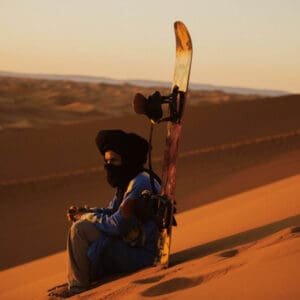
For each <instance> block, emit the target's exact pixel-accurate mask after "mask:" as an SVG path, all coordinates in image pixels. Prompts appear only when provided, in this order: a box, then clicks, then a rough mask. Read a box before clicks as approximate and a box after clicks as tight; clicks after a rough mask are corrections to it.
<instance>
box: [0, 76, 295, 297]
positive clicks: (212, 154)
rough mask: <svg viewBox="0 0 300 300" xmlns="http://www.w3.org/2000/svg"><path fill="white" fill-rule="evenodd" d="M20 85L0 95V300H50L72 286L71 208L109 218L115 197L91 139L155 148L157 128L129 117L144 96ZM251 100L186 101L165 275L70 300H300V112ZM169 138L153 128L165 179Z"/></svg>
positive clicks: (272, 101) (283, 103)
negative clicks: (117, 137) (147, 143)
mask: <svg viewBox="0 0 300 300" xmlns="http://www.w3.org/2000/svg"><path fill="white" fill-rule="evenodd" d="M16 82H17V81H16V80H13V79H7V78H6V79H5V78H4V79H3V78H2V79H1V83H2V84H1V85H0V94H1V95H0V113H1V116H0V126H2V127H0V156H1V161H0V198H1V199H0V220H1V230H0V255H1V257H0V268H1V273H0V287H1V289H0V298H1V299H44V298H45V291H46V289H47V288H49V287H51V286H53V285H55V284H59V283H62V282H64V280H65V252H64V251H65V243H66V241H65V239H66V234H67V230H68V226H69V224H68V223H67V221H66V219H65V210H66V208H67V207H69V206H70V205H72V204H79V205H81V204H89V205H91V206H105V205H107V203H108V201H109V200H110V199H111V197H112V194H113V190H112V189H110V188H109V186H108V185H107V183H106V182H105V178H104V173H103V172H102V160H101V157H99V154H98V152H97V149H96V147H95V144H94V138H95V135H96V133H97V131H98V130H99V129H104V128H123V129H124V130H128V131H135V132H137V133H139V134H141V135H143V136H145V137H147V134H148V130H149V128H148V123H147V121H146V119H145V118H144V117H142V116H133V115H130V112H129V110H131V107H130V101H131V99H132V95H133V94H134V92H135V91H136V89H137V88H136V87H133V86H130V85H124V86H121V87H115V86H112V85H105V84H101V85H98V84H89V83H71V82H55V81H53V82H51V83H49V82H47V81H45V80H40V81H33V80H29V79H20V81H19V82H17V83H16ZM138 90H139V91H140V90H141V89H140V88H138ZM151 91H153V90H152V89H151ZM142 92H144V93H145V94H149V92H150V90H149V89H146V88H145V89H143V90H142ZM97 95H98V96H99V98H97V97H98V96H97ZM15 96H16V97H15ZM96 96H97V97H96ZM110 97H112V98H110ZM122 97H123V98H122ZM243 97H244V98H241V96H237V95H228V94H224V93H220V92H201V93H198V92H192V93H190V99H189V101H190V102H189V103H190V105H189V106H188V107H187V110H186V118H185V125H184V132H183V139H182V141H181V155H180V157H179V161H178V178H177V190H176V196H177V201H178V211H179V213H180V214H179V215H178V223H179V226H178V228H177V229H176V230H175V231H174V239H173V246H172V253H173V254H172V259H171V268H170V269H168V270H163V271H162V270H158V269H156V268H150V269H147V270H143V271H141V272H138V273H136V274H130V275H128V276H126V277H122V278H118V279H116V278H114V279H111V280H104V282H103V283H102V285H101V286H100V287H98V288H96V289H93V290H90V291H88V292H86V293H85V294H82V295H80V296H77V297H76V298H78V299H80V298H83V299H104V298H113V299H115V298H116V299H122V298H127V299H128V298H129V299H141V298H149V297H157V298H159V299H166V298H170V297H172V298H175V299H182V298H185V297H190V298H191V299H194V298H201V297H202V298H204V297H205V298H208V299H241V298H245V299H298V298H299V297H300V292H299V288H298V286H297V279H298V278H299V275H300V274H299V270H298V269H299V268H297V262H298V261H299V253H300V252H299V250H300V245H299V241H300V240H299V238H298V237H299V225H300V217H299V216H300V206H299V205H300V204H299V203H300V202H299V195H300V185H299V182H300V177H299V174H300V131H299V130H300V118H299V112H300V101H299V100H300V98H299V95H289V96H283V97H277V98H265V99H263V98H255V97H254V96H251V97H247V96H243ZM121 98H122V99H123V100H126V101H124V102H122V101H119V100H120V99H121ZM41 99H43V101H41ZM112 99H115V100H116V101H111V100H112ZM246 100H247V101H246ZM3 124H5V126H4V125H3ZM62 124H64V125H62ZM9 126H10V127H11V128H8V127H9ZM30 126H31V127H30ZM12 127H14V128H12ZM25 127H26V128H25ZM29 127H30V128H29ZM164 138H165V127H164V126H158V127H157V128H156V130H155V136H154V153H153V155H154V158H155V159H154V167H155V169H156V170H157V171H158V172H160V169H161V158H162V151H163V148H164ZM12 220H13V221H12ZM191 233H193V234H191Z"/></svg>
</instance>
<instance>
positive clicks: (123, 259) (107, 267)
mask: <svg viewBox="0 0 300 300" xmlns="http://www.w3.org/2000/svg"><path fill="white" fill-rule="evenodd" d="M155 187H156V189H157V191H158V192H159V190H160V185H159V183H158V182H157V181H156V180H155ZM144 190H148V191H152V187H151V182H150V175H149V174H148V173H147V172H142V173H139V174H138V175H137V176H136V177H135V178H134V179H132V180H131V181H130V182H129V184H128V187H127V190H126V191H125V193H124V196H123V198H121V199H119V198H120V197H118V195H117V193H116V194H115V196H114V197H113V199H112V201H111V202H110V204H109V206H108V207H107V208H102V209H96V210H95V214H94V217H95V218H94V222H95V226H97V228H98V229H99V230H100V231H101V232H102V235H101V237H100V238H99V239H98V240H96V241H95V242H93V243H92V244H91V245H90V247H89V249H88V257H89V259H90V261H91V265H92V277H93V278H95V277H96V278H97V277H99V276H101V275H102V274H111V273H116V272H132V271H135V270H138V269H140V268H143V267H146V266H150V265H152V264H153V263H154V260H155V257H156V255H157V239H158V234H159V233H158V228H157V225H156V224H155V222H154V221H152V220H149V221H147V222H145V223H144V224H140V223H139V222H138V220H137V218H136V217H135V216H132V217H130V218H126V219H125V218H124V217H123V216H122V214H121V209H120V207H121V206H122V205H124V203H126V202H127V201H134V200H137V201H138V199H139V198H140V194H141V192H142V191H144Z"/></svg>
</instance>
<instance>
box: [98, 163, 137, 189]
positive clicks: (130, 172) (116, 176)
mask: <svg viewBox="0 0 300 300" xmlns="http://www.w3.org/2000/svg"><path fill="white" fill-rule="evenodd" d="M104 169H105V170H106V180H107V182H108V183H109V184H110V185H111V186H112V187H121V186H124V185H126V184H128V182H129V181H130V180H131V179H132V178H133V177H134V176H135V175H136V174H138V173H139V172H140V171H141V169H142V168H141V167H136V166H131V167H129V166H127V167H125V166H124V165H120V166H115V165H113V164H104Z"/></svg>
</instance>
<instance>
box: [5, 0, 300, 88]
mask: <svg viewBox="0 0 300 300" xmlns="http://www.w3.org/2000/svg"><path fill="white" fill-rule="evenodd" d="M176 20H182V21H183V22H184V23H185V24H186V25H187V26H188V28H189V30H190V33H191V36H192V39H193V46H194V59H193V66H192V74H191V81H192V82H198V83H212V84H219V85H231V86H244V87H255V88H273V89H283V90H287V91H290V92H300V0H260V1H258V0H218V1H217V0H206V1H202V0H195V1H192V0H191V1H189V0H181V1H177V0H172V1H163V0H160V1H159V0H153V1H149V0H148V1H142V0H127V1H126V0H111V1H109V0H106V1H102V0H85V1H84V0H24V1H23V0H19V1H17V0H0V70H7V71H20V72H34V73H57V74H85V75H99V76H107V77H113V78H120V79H126V78H135V79H155V80H166V81H170V80H171V79H172V77H173V64H174V57H175V50H174V47H175V40H174V33H173V22H174V21H176Z"/></svg>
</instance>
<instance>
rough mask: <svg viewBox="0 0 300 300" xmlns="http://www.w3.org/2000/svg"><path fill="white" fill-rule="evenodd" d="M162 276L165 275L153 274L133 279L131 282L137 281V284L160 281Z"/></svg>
mask: <svg viewBox="0 0 300 300" xmlns="http://www.w3.org/2000/svg"><path fill="white" fill-rule="evenodd" d="M164 277H165V275H158V276H153V277H149V278H143V279H139V280H135V281H134V282H133V283H137V284H147V283H155V282H158V281H160V280H161V279H163V278H164Z"/></svg>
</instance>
